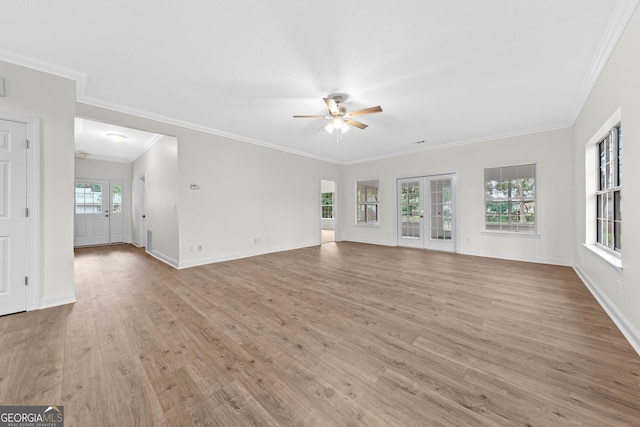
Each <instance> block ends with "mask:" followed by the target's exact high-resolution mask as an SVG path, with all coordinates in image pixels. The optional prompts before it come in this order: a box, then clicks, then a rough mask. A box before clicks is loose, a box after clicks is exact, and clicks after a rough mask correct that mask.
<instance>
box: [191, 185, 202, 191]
mask: <svg viewBox="0 0 640 427" xmlns="http://www.w3.org/2000/svg"><path fill="white" fill-rule="evenodd" d="M190 188H191V189H192V190H199V189H200V184H191V185H190Z"/></svg>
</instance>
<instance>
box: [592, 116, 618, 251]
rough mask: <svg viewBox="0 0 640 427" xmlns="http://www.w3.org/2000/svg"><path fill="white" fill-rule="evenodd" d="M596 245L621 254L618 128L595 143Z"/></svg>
mask: <svg viewBox="0 0 640 427" xmlns="http://www.w3.org/2000/svg"><path fill="white" fill-rule="evenodd" d="M597 155H598V166H599V167H598V188H597V191H596V206H597V208H596V228H597V229H596V242H598V243H599V244H600V245H602V246H604V247H606V248H608V249H609V250H612V251H614V252H617V253H622V133H621V131H620V125H617V126H615V127H614V128H613V129H611V130H610V131H609V134H608V135H607V136H606V137H605V138H604V139H603V140H602V141H600V142H599V143H598V149H597Z"/></svg>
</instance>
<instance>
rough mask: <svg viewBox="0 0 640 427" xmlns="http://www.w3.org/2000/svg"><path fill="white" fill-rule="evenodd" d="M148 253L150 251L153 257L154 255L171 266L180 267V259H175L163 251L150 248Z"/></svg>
mask: <svg viewBox="0 0 640 427" xmlns="http://www.w3.org/2000/svg"><path fill="white" fill-rule="evenodd" d="M146 253H148V254H149V255H151V256H152V257H154V258H155V259H158V260H160V261H162V262H164V263H165V264H169V265H170V266H171V267H173V268H179V267H178V264H179V263H178V261H176V260H175V259H173V258H171V257H170V256H167V255H165V254H163V253H161V252H158V251H155V250H150V251H149V250H148V251H146Z"/></svg>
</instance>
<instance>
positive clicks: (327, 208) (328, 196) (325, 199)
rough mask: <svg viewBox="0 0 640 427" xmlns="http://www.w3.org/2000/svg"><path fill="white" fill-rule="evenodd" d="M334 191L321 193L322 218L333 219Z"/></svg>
mask: <svg viewBox="0 0 640 427" xmlns="http://www.w3.org/2000/svg"><path fill="white" fill-rule="evenodd" d="M334 195H335V193H322V219H333V218H334V217H333V205H334V204H335V203H334V197H335V196H334Z"/></svg>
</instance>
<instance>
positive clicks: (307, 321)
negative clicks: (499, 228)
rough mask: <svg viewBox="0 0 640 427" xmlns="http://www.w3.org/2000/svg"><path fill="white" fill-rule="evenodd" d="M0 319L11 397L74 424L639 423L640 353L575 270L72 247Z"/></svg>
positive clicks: (456, 258) (394, 251)
mask: <svg viewBox="0 0 640 427" xmlns="http://www.w3.org/2000/svg"><path fill="white" fill-rule="evenodd" d="M76 271H77V293H78V302H77V303H76V304H73V305H68V306H63V307H56V308H51V309H47V310H41V311H36V312H30V313H21V314H16V315H11V316H5V317H2V318H0V337H1V338H0V348H1V350H0V358H1V363H0V404H38V405H50V404H62V405H64V408H65V417H66V423H65V425H66V426H67V427H70V426H79V427H83V426H133V425H144V426H155V425H170V426H190V425H220V426H244V425H257V426H270V425H280V426H302V425H305V426H306V425H310V426H346V425H372V426H378V425H393V426H414V425H415V426H418V425H419V426H423V425H442V426H463V425H470V426H481V425H509V426H511V425H523V426H524V425H527V426H529V425H530V426H558V425H594V426H605V425H615V426H625V425H635V426H638V425H640V357H639V356H638V355H637V354H636V353H635V352H634V351H633V350H632V348H631V347H630V345H629V344H628V343H627V342H626V341H625V340H624V338H623V337H622V335H621V334H620V332H619V331H618V330H617V329H616V328H615V326H614V324H613V323H612V321H611V320H610V319H609V318H608V317H607V316H606V315H605V313H604V311H603V310H602V309H601V308H600V307H599V306H598V304H597V303H596V301H595V300H594V299H593V297H592V296H591V295H590V294H589V292H588V291H587V289H586V288H585V287H584V285H583V284H582V283H581V282H580V280H579V279H578V277H577V276H576V275H575V273H574V272H573V271H572V270H571V269H570V268H566V267H558V266H549V265H540V264H528V263H522V262H511V261H504V260H496V259H488V258H480V257H471V256H463V255H455V254H447V253H438V252H430V251H424V250H413V249H403V248H393V247H382V246H371V245H363V244H355V243H330V244H324V245H322V246H318V247H312V248H306V249H301V250H295V251H289V252H282V253H277V254H270V255H264V256H259V257H254V258H249V259H243V260H237V261H231V262H224V263H218V264H212V265H208V266H203V267H196V268H190V269H186V270H181V271H178V270H175V269H172V268H170V267H168V266H166V265H164V264H163V263H161V262H159V261H157V260H155V259H153V258H151V257H149V256H147V255H145V253H144V252H143V251H141V250H139V249H136V248H133V247H131V246H128V245H121V246H115V247H105V248H89V249H80V250H77V251H76Z"/></svg>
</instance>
